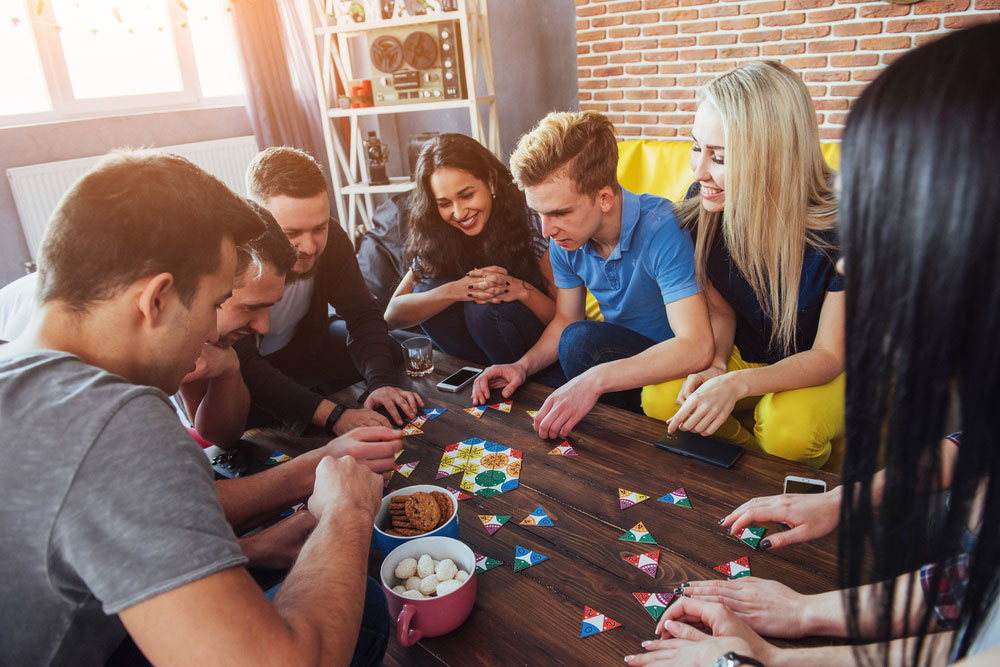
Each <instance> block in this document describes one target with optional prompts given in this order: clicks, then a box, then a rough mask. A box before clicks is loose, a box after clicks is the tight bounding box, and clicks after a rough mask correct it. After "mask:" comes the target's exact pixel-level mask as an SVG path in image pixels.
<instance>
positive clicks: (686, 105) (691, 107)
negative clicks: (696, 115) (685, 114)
mask: <svg viewBox="0 0 1000 667" xmlns="http://www.w3.org/2000/svg"><path fill="white" fill-rule="evenodd" d="M677 110H678V111H697V110H698V103H697V102H681V103H680V104H678V105H677Z"/></svg>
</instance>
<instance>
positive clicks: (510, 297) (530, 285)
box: [385, 134, 555, 365]
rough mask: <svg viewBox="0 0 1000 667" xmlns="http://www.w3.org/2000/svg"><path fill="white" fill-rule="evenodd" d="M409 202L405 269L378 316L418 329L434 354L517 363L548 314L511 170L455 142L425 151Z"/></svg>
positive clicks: (548, 296) (548, 269) (534, 244)
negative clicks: (431, 344) (407, 267)
mask: <svg viewBox="0 0 1000 667" xmlns="http://www.w3.org/2000/svg"><path fill="white" fill-rule="evenodd" d="M416 181H417V187H416V189H415V190H414V191H413V193H412V194H411V196H410V200H409V207H408V209H409V210H408V211H407V216H408V220H409V229H410V232H409V238H408V240H407V244H406V259H407V262H408V263H409V264H410V270H409V271H408V272H407V274H406V275H405V276H404V277H403V280H402V282H400V285H399V287H398V288H397V289H396V292H395V293H394V294H393V295H392V299H391V300H390V301H389V305H388V307H387V308H386V312H385V319H386V321H387V322H388V323H389V326H390V328H401V327H410V326H414V325H418V324H419V325H420V327H421V328H422V329H423V330H424V332H425V333H426V334H427V335H428V336H429V337H430V338H431V339H432V340H433V341H434V344H435V345H436V346H437V347H438V348H439V349H441V350H442V351H444V352H446V353H448V354H452V355H455V356H457V357H461V358H462V359H466V360H468V361H472V362H475V363H481V364H487V365H488V364H506V363H511V362H513V361H516V360H517V359H519V358H520V357H521V355H523V354H524V353H525V352H526V351H527V350H528V349H529V348H530V347H531V346H532V345H534V344H535V341H537V340H538V338H539V336H541V334H542V331H543V330H544V329H545V325H546V324H548V323H549V321H550V320H551V319H552V316H553V315H554V313H555V302H554V300H553V295H552V289H553V288H552V285H553V282H552V266H551V264H550V263H549V252H548V243H547V242H546V241H545V239H544V238H543V237H542V234H541V231H540V229H539V225H538V223H537V221H536V220H535V218H534V216H532V215H531V213H530V211H529V210H528V206H527V204H525V201H524V194H523V193H522V192H521V191H520V190H518V189H517V187H516V186H515V185H514V182H513V179H512V178H511V175H510V171H509V170H508V169H507V168H506V167H505V166H504V165H503V163H502V162H500V160H498V159H497V158H496V156H494V155H493V154H492V153H491V152H490V151H489V150H487V149H486V148H485V147H483V146H482V145H481V144H479V143H478V142H477V141H475V140H474V139H471V138H469V137H467V136H464V135H461V134H443V135H440V136H438V137H435V138H434V139H431V140H430V141H428V142H427V143H426V144H424V147H423V149H422V150H421V151H420V156H419V157H418V158H417V166H416Z"/></svg>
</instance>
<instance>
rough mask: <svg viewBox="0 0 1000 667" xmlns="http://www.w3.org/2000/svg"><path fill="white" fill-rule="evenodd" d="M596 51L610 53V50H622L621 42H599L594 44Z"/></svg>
mask: <svg viewBox="0 0 1000 667" xmlns="http://www.w3.org/2000/svg"><path fill="white" fill-rule="evenodd" d="M593 49H594V53H608V52H610V51H621V50H622V43H621V42H599V43H597V44H594V46H593Z"/></svg>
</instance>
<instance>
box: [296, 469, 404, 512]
mask: <svg viewBox="0 0 1000 667" xmlns="http://www.w3.org/2000/svg"><path fill="white" fill-rule="evenodd" d="M390 458H391V457H390ZM381 503H382V480H381V479H379V476H378V475H376V474H374V473H373V472H372V471H371V469H370V468H369V467H368V466H366V465H364V464H362V463H359V462H358V461H355V460H354V459H353V458H352V457H350V456H341V457H340V458H334V457H333V456H324V457H323V458H322V459H320V462H319V465H317V466H316V481H315V483H314V484H313V493H312V495H311V496H310V497H309V502H308V503H307V505H308V507H309V511H310V512H312V514H313V516H315V517H316V519H317V521H320V520H322V519H323V517H324V516H335V514H333V515H331V513H337V512H343V513H345V514H355V513H357V512H362V513H364V514H365V515H367V518H368V520H369V521H370V524H371V525H374V521H375V514H376V512H378V508H379V505H381Z"/></svg>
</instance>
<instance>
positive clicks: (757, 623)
mask: <svg viewBox="0 0 1000 667" xmlns="http://www.w3.org/2000/svg"><path fill="white" fill-rule="evenodd" d="M997 62H1000V23H992V24H988V25H984V26H980V27H976V28H972V29H969V30H966V31H963V32H960V33H956V34H952V35H950V36H947V37H944V38H942V39H941V40H939V41H937V42H934V43H933V44H930V45H927V46H924V47H922V48H920V49H917V50H915V51H913V52H911V53H908V54H906V55H905V56H903V57H902V58H900V59H899V60H897V61H896V62H895V63H894V64H892V65H891V66H890V67H889V68H888V69H887V70H886V71H885V72H884V73H883V74H882V75H881V76H880V77H879V78H878V79H877V80H876V81H875V82H873V83H872V84H871V85H870V86H869V87H868V88H867V89H866V90H865V92H864V93H863V94H862V96H861V98H860V99H859V100H858V102H857V104H856V105H855V106H854V110H853V111H852V113H851V115H850V117H849V119H848V123H847V128H846V131H845V134H844V150H843V162H842V172H841V174H842V178H843V190H842V193H841V194H842V197H841V206H840V231H841V239H842V241H843V246H842V247H843V248H844V252H845V258H846V269H845V271H846V275H845V283H846V292H847V294H846V301H847V336H846V340H847V377H848V378H850V380H849V381H848V383H847V405H848V411H847V452H846V458H845V464H844V478H843V488H844V489H846V490H852V491H853V492H845V493H844V494H843V502H842V505H841V521H840V525H841V531H840V536H839V539H840V569H841V580H842V582H843V583H844V584H846V585H847V586H849V587H850V588H848V590H846V591H843V592H833V593H825V594H821V595H813V596H800V595H798V594H795V593H792V592H791V591H790V589H788V588H787V587H785V586H782V585H781V584H778V583H777V582H766V581H761V580H757V581H754V580H753V578H747V579H744V580H740V581H731V582H717V583H716V584H714V585H713V586H702V585H699V586H697V587H696V586H694V585H692V586H689V587H687V588H686V590H692V589H694V588H699V589H701V590H700V591H699V592H698V593H697V594H696V595H695V596H693V597H689V596H684V597H682V598H681V599H680V601H679V602H678V603H676V604H675V605H674V606H672V607H671V608H670V609H668V610H667V612H666V613H665V614H664V615H663V617H662V618H661V621H660V624H659V625H658V627H657V631H658V632H660V633H661V639H660V640H654V641H651V642H646V643H645V648H646V650H647V651H648V653H646V654H644V655H639V656H628V657H627V658H626V662H627V663H628V664H630V665H659V664H663V665H667V664H694V665H712V664H713V663H714V662H715V661H716V660H717V659H718V658H719V657H720V656H724V655H726V654H727V653H729V652H733V653H735V654H737V655H738V656H742V658H734V660H735V664H740V661H741V660H742V664H754V663H750V662H747V661H746V660H745V658H750V659H753V660H757V661H760V662H763V663H764V664H767V665H768V666H769V667H771V666H773V665H782V664H786V663H787V664H795V665H804V664H824V665H827V664H855V663H856V662H861V663H863V664H868V663H872V664H935V665H936V664H945V663H948V662H953V661H956V660H959V659H963V658H967V657H973V656H974V657H973V658H972V660H970V663H971V662H973V661H975V662H976V663H981V664H997V663H998V662H1000V609H998V607H1000V605H998V604H997V600H998V584H1000V578H998V572H1000V521H997V517H998V516H1000V447H998V446H997V442H996V432H997V421H998V416H997V415H998V411H997V406H998V405H1000V351H998V348H997V344H996V341H997V338H998V337H1000V280H998V276H997V271H996V262H997V257H998V256H1000V187H998V186H997V181H996V179H997V174H998V173H1000V150H998V148H1000V69H998V68H997V67H996V63H997ZM950 411H954V412H955V413H956V414H957V415H958V416H959V418H960V420H961V423H962V426H963V430H964V433H963V435H962V437H961V441H960V444H958V445H957V447H953V448H952V450H953V451H951V452H950V453H949V454H947V455H946V456H945V457H942V446H941V442H940V441H941V438H942V436H944V435H945V433H946V429H947V424H946V418H947V415H948V414H949V412H950ZM880 455H882V456H884V460H885V462H886V468H885V473H884V475H880V476H879V477H881V479H880V480H878V482H877V483H876V485H873V483H872V482H873V478H875V477H876V466H877V462H878V461H879V457H880ZM942 473H950V475H949V474H942ZM942 478H944V479H948V478H950V497H949V501H948V503H947V507H946V508H945V509H944V510H943V511H944V521H943V522H941V523H939V524H936V525H935V524H934V523H933V522H932V521H931V517H932V515H933V514H934V511H935V506H934V499H933V493H932V491H933V490H934V489H935V488H936V486H937V485H938V483H939V481H940V480H941V479H942ZM994 480H996V483H994ZM876 486H882V494H881V506H880V509H879V511H878V512H877V513H876V512H875V511H874V509H873V505H875V504H876V502H875V501H876V498H875V496H876V495H877V493H876V492H877V490H878V489H877V488H874V487H876ZM866 549H870V551H871V554H872V567H871V568H868V567H866V566H865V564H864V561H863V556H864V553H865V550H866ZM907 572H909V573H911V574H903V575H902V576H899V575H900V573H907ZM863 580H870V581H878V582H882V583H876V584H872V585H868V586H861V584H862V582H863ZM692 623H701V624H704V625H706V626H708V628H709V629H710V631H711V635H709V634H705V633H703V632H701V631H699V630H697V629H695V627H693V626H692V625H691V624H692ZM758 632H760V633H765V634H768V635H769V636H775V637H802V636H808V635H828V636H840V637H848V638H851V639H852V640H856V641H858V642H859V643H860V644H861V645H858V646H853V647H852V646H836V647H822V648H814V649H778V648H777V647H775V646H773V645H771V644H769V643H767V642H765V641H764V640H763V639H761V638H760V636H759V635H758V634H757V633H758ZM864 642H871V643H868V644H864ZM715 664H719V663H715ZM722 664H729V663H728V662H723V663H722Z"/></svg>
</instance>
